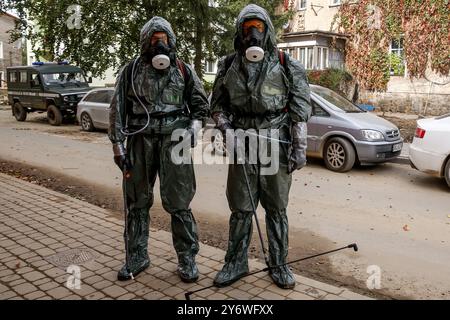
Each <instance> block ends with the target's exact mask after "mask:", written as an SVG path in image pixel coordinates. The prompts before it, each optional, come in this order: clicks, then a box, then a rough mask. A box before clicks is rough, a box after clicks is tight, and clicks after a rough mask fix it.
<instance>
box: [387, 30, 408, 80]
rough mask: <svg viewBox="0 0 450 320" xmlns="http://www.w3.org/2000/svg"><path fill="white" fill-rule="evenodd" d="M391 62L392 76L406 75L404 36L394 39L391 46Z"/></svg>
mask: <svg viewBox="0 0 450 320" xmlns="http://www.w3.org/2000/svg"><path fill="white" fill-rule="evenodd" d="M389 63H390V66H391V67H390V68H391V76H404V75H405V55H404V50H403V38H398V39H393V40H392V42H391V46H390V55H389Z"/></svg>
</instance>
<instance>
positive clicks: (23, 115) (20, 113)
mask: <svg viewBox="0 0 450 320" xmlns="http://www.w3.org/2000/svg"><path fill="white" fill-rule="evenodd" d="M12 109H13V110H12V111H13V115H14V117H15V118H16V120H17V121H20V122H22V121H25V120H26V119H27V110H25V108H24V107H23V106H22V104H21V103H20V102H15V103H14V105H13V106H12Z"/></svg>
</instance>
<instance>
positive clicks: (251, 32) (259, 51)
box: [243, 19, 265, 62]
mask: <svg viewBox="0 0 450 320" xmlns="http://www.w3.org/2000/svg"><path fill="white" fill-rule="evenodd" d="M243 36H244V37H243V43H244V48H245V49H246V51H245V57H246V58H247V60H248V61H250V62H260V61H261V60H262V59H264V49H263V48H262V47H263V46H264V37H265V25H264V22H262V21H261V20H259V19H252V20H248V21H246V22H244V24H243Z"/></svg>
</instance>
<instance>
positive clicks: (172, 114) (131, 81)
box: [109, 17, 209, 282]
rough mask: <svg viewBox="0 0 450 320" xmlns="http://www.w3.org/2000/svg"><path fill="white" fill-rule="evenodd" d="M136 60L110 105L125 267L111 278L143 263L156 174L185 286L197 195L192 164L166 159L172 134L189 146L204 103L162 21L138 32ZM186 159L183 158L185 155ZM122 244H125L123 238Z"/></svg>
mask: <svg viewBox="0 0 450 320" xmlns="http://www.w3.org/2000/svg"><path fill="white" fill-rule="evenodd" d="M140 42H141V55H140V56H139V57H138V58H137V59H135V60H134V61H132V62H130V63H129V64H127V65H126V66H125V67H124V68H123V69H122V70H121V72H120V74H119V76H118V78H117V83H116V89H115V93H114V96H113V100H112V103H111V111H110V128H109V138H110V140H111V142H112V143H113V151H114V161H115V162H116V164H117V165H118V166H119V168H120V169H121V170H126V171H127V173H128V175H129V178H126V179H124V190H126V204H127V207H128V212H129V214H128V218H127V224H126V225H127V230H125V231H126V232H125V235H126V237H125V241H126V246H125V247H126V250H127V257H128V259H127V262H126V263H125V265H124V266H123V268H122V269H121V270H120V271H119V273H118V280H120V281H125V280H129V279H131V278H132V275H133V276H136V275H137V274H139V273H140V272H142V271H143V270H145V269H146V268H147V267H148V266H149V264H150V260H149V256H148V252H147V245H148V237H149V222H150V217H149V210H150V208H151V207H152V205H153V201H154V196H153V188H154V185H155V180H156V177H157V175H158V176H159V180H160V194H161V200H162V205H163V207H164V209H165V210H166V211H167V212H169V213H170V215H171V226H172V236H173V244H174V247H175V250H176V253H177V256H178V274H179V276H180V278H181V280H183V281H185V282H194V281H196V280H197V279H198V269H197V266H196V263H195V256H196V254H197V253H198V250H199V245H198V235H197V226H196V222H195V219H194V216H193V215H192V212H191V209H190V203H191V201H192V199H193V197H194V194H195V190H196V182H195V176H194V167H193V164H192V161H191V163H185V162H184V163H181V164H175V163H174V162H173V161H172V157H171V153H172V150H173V148H174V146H175V145H176V144H178V143H179V141H172V139H171V136H172V133H173V132H174V130H177V129H186V131H185V132H186V134H185V138H189V139H191V141H189V143H191V144H192V145H191V147H194V146H195V145H196V138H197V134H198V132H199V131H200V130H201V128H202V127H204V124H205V123H206V118H207V117H208V116H209V103H208V100H207V98H206V94H205V91H204V89H203V85H202V83H201V81H200V80H199V78H198V76H197V75H196V73H195V71H194V70H193V69H192V68H191V67H190V66H188V65H186V64H185V63H184V62H182V61H180V60H178V59H177V56H176V39H175V34H174V32H173V31H172V27H171V25H170V24H169V22H167V21H166V20H165V19H163V18H160V17H154V18H152V19H151V20H150V21H148V22H147V23H146V24H145V26H144V27H143V28H142V31H141V36H140ZM189 157H190V155H189ZM127 239H128V240H127Z"/></svg>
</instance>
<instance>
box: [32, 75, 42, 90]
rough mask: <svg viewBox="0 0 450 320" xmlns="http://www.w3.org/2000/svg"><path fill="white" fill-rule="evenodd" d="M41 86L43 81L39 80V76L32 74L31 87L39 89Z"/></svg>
mask: <svg viewBox="0 0 450 320" xmlns="http://www.w3.org/2000/svg"><path fill="white" fill-rule="evenodd" d="M40 85H41V80H40V79H39V74H37V73H32V74H31V86H32V87H39V86H40Z"/></svg>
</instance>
